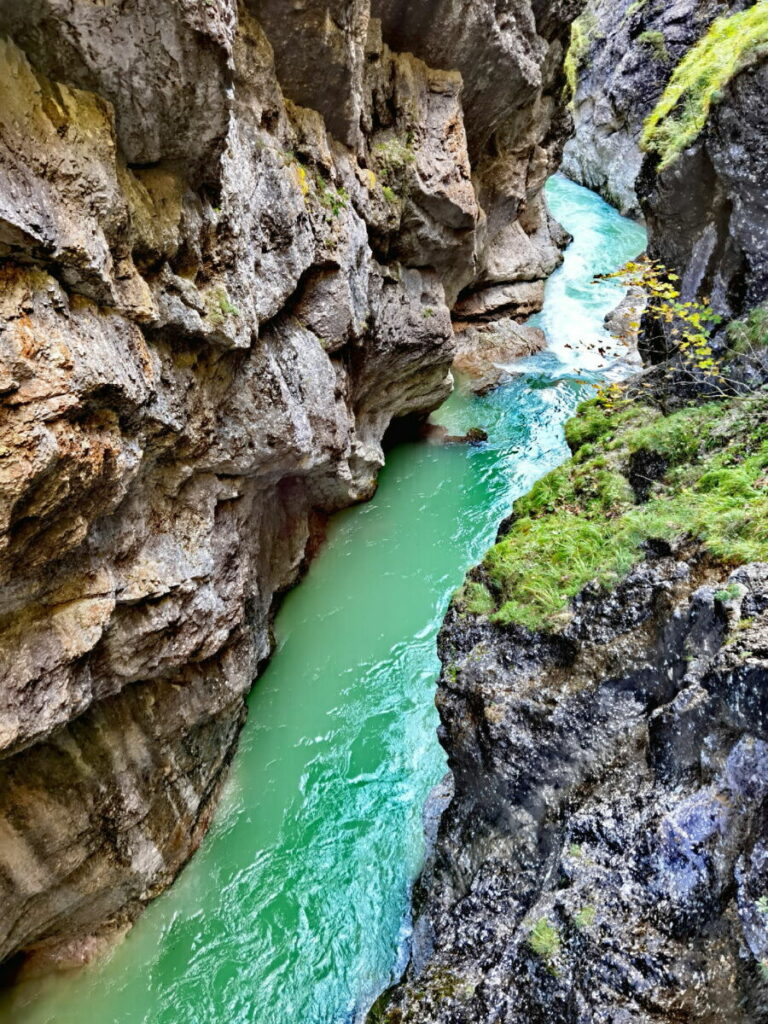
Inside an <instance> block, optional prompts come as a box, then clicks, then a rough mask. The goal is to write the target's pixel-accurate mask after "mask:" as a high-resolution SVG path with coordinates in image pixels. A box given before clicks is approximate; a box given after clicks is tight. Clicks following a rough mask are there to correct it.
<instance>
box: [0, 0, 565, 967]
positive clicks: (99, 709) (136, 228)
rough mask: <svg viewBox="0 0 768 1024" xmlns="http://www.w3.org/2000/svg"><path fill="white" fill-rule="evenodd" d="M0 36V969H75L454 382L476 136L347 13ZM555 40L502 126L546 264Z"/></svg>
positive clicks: (172, 829)
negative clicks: (316, 546)
mask: <svg viewBox="0 0 768 1024" xmlns="http://www.w3.org/2000/svg"><path fill="white" fill-rule="evenodd" d="M410 6H411V8H414V7H415V6H416V5H410ZM474 6H475V8H476V9H477V10H478V11H480V10H482V11H483V18H484V19H485V21H483V20H482V19H481V21H480V22H478V25H477V26H476V27H473V28H472V31H471V32H469V33H468V34H469V37H470V38H471V37H472V35H473V34H474V33H475V32H480V31H481V28H482V26H483V25H484V24H485V23H486V22H487V20H488V19H489V18H491V17H495V15H492V14H491V11H492V9H493V7H494V5H492V4H490V3H488V4H486V3H483V4H478V5H474ZM519 6H520V9H521V11H522V12H524V13H525V19H526V20H525V24H526V26H527V27H526V32H527V33H528V35H530V34H531V33H533V32H534V27H535V26H534V22H533V14H532V12H531V8H530V7H529V6H527V4H524V3H521V4H520V5H519ZM286 7H288V8H289V9H286ZM373 13H374V14H375V13H377V12H376V11H374V12H373ZM384 13H386V12H384ZM571 13H572V12H570V11H569V10H568V9H567V7H566V5H562V8H560V7H558V11H557V12H556V14H553V12H551V11H550V12H549V13H548V14H547V17H546V18H545V19H543V21H542V24H543V25H544V24H545V25H546V27H545V28H542V31H543V32H544V33H545V35H546V37H547V38H550V37H551V38H552V39H553V40H555V39H558V38H560V37H562V35H563V34H564V33H565V31H566V22H567V19H568V17H570V15H571ZM456 24H458V23H455V26H454V27H456ZM466 27H467V26H464V28H465V29H466ZM0 31H2V32H4V33H6V38H3V39H2V40H0V62H2V68H1V69H0V259H1V260H2V264H1V265H0V277H1V278H2V295H1V296H0V315H1V316H2V322H1V323H0V397H1V398H2V411H1V413H0V415H2V418H3V431H2V438H1V439H0V440H1V442H2V446H1V447H0V477H1V478H2V484H3V488H2V504H1V505H0V508H1V509H2V529H1V532H0V537H1V540H0V576H1V577H2V592H1V593H0V601H1V602H2V610H1V612H0V665H1V666H2V667H1V668H0V673H2V686H0V774H1V775H2V804H3V813H2V819H1V820H0V892H2V897H3V902H4V907H5V914H4V917H3V923H2V926H0V959H4V958H6V957H9V956H11V955H13V954H14V953H16V952H18V951H20V950H26V951H28V950H30V949H31V948H34V949H36V950H38V951H39V953H40V956H42V957H48V958H49V959H50V958H52V959H56V958H59V959H61V960H62V961H64V962H70V961H73V960H74V961H78V960H79V959H81V958H83V957H84V956H86V955H87V953H88V951H89V950H90V949H92V948H93V943H92V940H91V936H93V935H94V933H97V932H102V931H104V930H105V929H106V930H114V929H120V928H122V927H124V925H125V924H126V922H129V921H130V920H131V919H132V917H133V916H135V914H136V913H137V912H138V910H139V909H140V907H141V905H142V904H143V903H144V902H146V900H148V899H150V898H151V897H152V896H153V895H155V894H156V893H157V892H159V891H160V890H161V889H162V888H163V887H164V886H165V885H167V884H168V883H169V882H170V881H171V880H172V878H173V876H174V874H175V873H176V872H177V871H178V870H179V868H180V867H181V865H182V864H183V863H184V861H185V860H186V859H187V858H188V857H189V855H190V854H191V853H192V851H193V850H194V848H195V846H196V844H197V843H198V842H199V840H200V837H201V835H202V833H203V831H204V829H205V825H206V823H207V820H208V817H209V815H210V812H211V810H212V807H213V805H214V802H215V797H216V793H217V789H218V785H219V782H220V779H221V774H222V771H223V769H224V768H225V767H226V764H227V762H228V760H229V758H230V757H231V755H232V751H233V748H234V744H235V741H236V737H237V733H238V730H239V727H240V724H241V722H242V718H243V712H244V700H243V698H244V694H245V692H246V691H247V689H248V687H249V686H250V685H251V683H252V681H253V679H254V678H255V676H256V674H257V672H258V669H259V666H260V665H261V663H262V662H263V661H264V659H265V658H266V657H267V656H268V654H269V652H270V616H271V613H272V608H273V605H274V600H275V597H276V595H279V593H280V592H281V591H282V590H284V589H285V588H286V587H288V586H290V585H291V584H292V583H293V582H294V581H295V580H296V578H297V575H298V574H299V572H300V571H301V567H302V565H303V564H304V561H305V558H306V556H307V551H308V548H309V549H311V544H312V537H313V535H314V533H315V523H316V515H317V513H318V512H319V513H321V514H324V513H327V512H331V511H333V510H334V509H338V508H340V507H342V506H344V505H346V504H349V503H350V502H353V501H357V500H361V499H363V498H365V497H366V496H368V495H370V494H371V493H372V491H373V489H374V487H375V477H376V473H377V471H378V469H379V467H380V466H381V464H382V460H383V454H382V447H381V443H382V438H383V436H384V433H385V431H386V430H387V428H388V426H389V424H390V423H391V421H392V420H393V418H397V417H407V416H412V415H424V414H425V413H427V412H428V411H429V410H431V409H432V408H434V407H435V406H436V405H437V404H439V402H440V401H441V400H442V399H443V398H444V397H445V396H446V394H447V393H448V390H449V388H450V378H449V373H448V371H449V367H450V363H451V360H452V357H453V352H454V346H453V332H452V327H451V320H450V314H449V306H450V305H452V304H453V303H454V301H455V299H456V297H457V296H458V294H459V293H460V292H461V291H462V290H463V289H465V288H467V287H468V286H469V285H471V283H472V282H473V281H475V280H476V279H477V273H478V272H477V267H478V265H479V263H480V262H481V261H480V259H479V257H478V254H479V253H483V254H486V255H484V256H483V259H487V258H488V256H487V254H488V253H490V252H491V251H492V248H493V247H492V246H491V245H490V243H489V241H488V234H487V227H486V225H487V219H486V216H485V214H484V213H483V211H482V209H481V206H480V203H479V201H478V197H480V199H481V201H482V200H483V194H484V193H483V188H482V187H481V186H480V185H478V186H477V187H473V184H472V177H471V176H472V164H471V157H470V154H471V153H473V152H474V153H475V154H476V155H475V160H476V162H477V161H480V162H482V160H483V159H486V157H487V152H488V150H487V149H486V148H484V147H485V146H486V143H488V139H487V138H486V139H478V140H477V142H476V143H473V146H476V147H479V148H475V149H474V150H473V149H472V148H471V147H468V146H467V139H466V134H465V127H464V125H465V121H464V115H465V111H464V109H463V107H462V78H461V75H460V73H459V72H461V71H466V72H467V73H468V75H469V77H470V78H471V74H470V72H471V68H469V67H467V68H464V67H463V66H462V67H459V65H458V64H457V63H455V62H450V63H447V62H440V61H435V62H434V63H433V66H429V65H428V64H427V63H424V61H423V60H422V56H421V55H419V54H416V55H412V54H398V53H396V52H393V50H392V49H390V47H389V46H388V45H387V42H389V41H392V42H393V43H396V44H397V45H400V43H401V42H402V41H401V40H399V39H397V40H396V39H391V37H390V36H389V35H388V32H387V30H386V24H385V32H384V34H382V28H381V24H380V22H379V21H377V20H376V19H375V18H372V17H371V11H370V9H369V7H368V5H367V4H366V3H364V2H361V0H355V2H350V3H345V4H335V5H330V4H327V3H319V2H311V0H310V2H308V3H305V4H302V5H284V4H276V3H271V2H270V0H251V2H249V3H247V4H241V5H240V6H236V5H235V4H234V3H233V2H230V0H216V2H215V3H214V2H206V3H204V4H203V3H197V2H193V0H178V2H172V0H163V3H162V4H161V5H160V6H158V4H157V3H150V2H145V0H135V2H132V3H129V4H122V5H120V6H119V8H115V7H114V6H109V7H103V6H99V5H92V4H74V5H73V4H71V3H68V2H64V0H34V2H31V3H29V4H26V5H24V6H21V5H15V4H14V5H6V6H5V7H4V8H3V10H2V11H0ZM505 31H507V34H508V35H509V33H510V32H513V30H512V29H508V30H507V29H505ZM521 31H522V30H521ZM526 38H527V37H526ZM385 40H386V42H385ZM479 45H481V41H480V40H478V39H476V40H475V43H474V46H475V48H477V46H479ZM559 45H560V44H559V42H553V43H552V44H551V45H550V44H549V43H546V42H543V43H540V45H537V47H535V48H534V50H533V52H532V55H531V56H530V57H526V62H527V63H526V70H525V75H526V76H527V77H528V78H530V80H531V81H530V88H529V89H528V92H527V93H526V96H527V99H526V101H525V102H526V103H528V104H529V106H528V107H527V108H526V111H527V112H526V113H525V115H524V117H523V121H522V122H520V123H518V122H516V121H515V120H514V118H513V119H512V120H509V118H507V120H504V118H502V121H503V123H504V125H505V127H504V132H505V133H506V134H505V139H506V140H507V146H508V151H509V152H513V151H514V152H515V153H516V154H517V155H516V160H517V162H516V163H515V168H516V171H515V173H516V174H517V175H518V177H519V178H520V181H521V182H522V184H520V186H519V189H518V192H516V193H515V195H516V196H517V198H516V199H515V202H514V204H513V206H514V213H515V214H519V216H520V222H521V224H528V223H529V222H531V223H533V222H534V221H535V225H534V230H533V231H532V232H531V233H530V234H526V235H525V237H526V245H528V246H529V247H530V249H529V253H530V255H531V259H532V260H535V261H538V262H537V263H536V266H535V268H534V269H533V270H531V278H532V280H534V281H535V280H538V279H539V278H540V277H541V276H542V275H543V274H544V273H546V272H548V270H550V269H552V267H553V266H554V265H555V263H556V261H557V251H556V248H555V246H554V245H553V243H552V237H551V233H550V231H549V227H548V221H547V218H546V214H545V211H544V209H543V206H542V204H541V200H540V197H539V189H540V187H541V185H542V184H543V180H544V175H545V173H546V169H547V168H548V167H549V166H550V163H551V161H552V160H554V159H555V157H554V156H553V153H554V151H555V148H556V145H557V144H556V143H552V146H551V147H550V148H549V149H547V145H548V144H547V143H546V141H545V137H550V136H551V135H552V131H554V134H555V136H557V137H558V138H559V137H560V136H561V135H562V131H561V129H559V128H558V129H556V130H555V129H552V128H551V125H554V124H557V125H561V124H562V123H563V122H562V116H561V113H558V111H557V108H556V104H555V103H554V101H553V100H552V99H551V97H550V99H545V98H543V97H544V96H545V93H546V89H547V83H550V82H552V81H554V80H555V78H556V77H557V74H558V71H557V64H558V59H559V58H558V55H559V53H560V50H559V49H558V47H559ZM425 56H428V54H425ZM520 59H521V60H522V57H521V58H520ZM537 61H538V65H537V63H536V62H537ZM537 66H538V68H539V78H538V79H537V78H536V67H537ZM491 72H493V74H495V76H496V78H495V79H494V80H495V81H496V82H497V83H498V85H499V89H501V88H502V87H503V88H506V87H507V79H508V77H509V75H510V72H511V68H510V65H509V64H508V63H505V64H504V65H503V66H498V67H496V68H495V70H494V69H493V68H492V67H488V68H486V69H485V70H484V71H483V76H487V75H488V74H491ZM318 74H322V75H323V76H327V77H326V78H324V79H323V81H324V82H327V85H328V88H327V90H326V89H324V88H318V87H317V81H318ZM483 81H486V78H485V77H484V78H483ZM486 84H487V81H486ZM468 88H469V94H470V95H473V88H474V87H473V86H472V84H471V81H470V82H469V86H468ZM539 102H540V103H543V104H544V106H545V107H546V109H547V110H548V111H549V114H550V115H551V122H547V126H546V127H545V130H544V134H543V135H542V136H539V134H538V129H537V128H536V126H535V117H534V116H533V113H532V111H533V110H534V108H535V107H536V104H537V103H539ZM300 103H303V104H311V105H312V106H313V107H314V108H315V109H308V107H306V106H299V105H297V104H300ZM324 117H325V120H324V119H323V118H324ZM504 117H507V114H506V113H505V115H504ZM469 123H472V122H471V119H470V120H469ZM499 124H501V121H500V122H499ZM500 130H501V129H500V128H499V131H500ZM558 133H560V134H559V135H558ZM542 143H543V144H542ZM515 146H518V150H515ZM552 147H554V148H552ZM477 154H479V155H477ZM526 218H528V220H526ZM536 225H538V227H536ZM523 230H524V233H525V230H526V229H523ZM537 231H538V232H539V233H538V234H537ZM538 245H541V253H542V254H543V255H542V254H540V253H539V251H538V249H537V248H536V247H537V246H538Z"/></svg>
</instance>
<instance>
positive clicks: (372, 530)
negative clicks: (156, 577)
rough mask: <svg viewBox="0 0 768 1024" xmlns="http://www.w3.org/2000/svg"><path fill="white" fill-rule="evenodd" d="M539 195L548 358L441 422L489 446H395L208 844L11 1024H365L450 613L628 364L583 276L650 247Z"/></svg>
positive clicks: (633, 231) (303, 608)
mask: <svg viewBox="0 0 768 1024" xmlns="http://www.w3.org/2000/svg"><path fill="white" fill-rule="evenodd" d="M548 192H549V200H550V205H551V208H552V211H553V213H554V215H555V216H556V217H557V218H558V219H559V220H560V221H561V222H562V223H563V224H564V225H565V227H566V228H567V229H568V230H569V231H570V232H571V233H572V234H573V235H574V238H575V241H574V243H573V245H572V246H571V247H570V248H569V250H568V252H567V255H566V259H565V263H564V265H563V267H562V269H560V270H559V271H558V272H557V273H556V274H555V275H554V277H553V278H552V279H551V281H550V282H549V285H548V290H547V299H546V306H545V310H544V312H543V313H542V314H541V315H540V316H539V317H537V318H536V319H535V322H538V323H539V324H540V326H542V327H543V328H544V330H545V331H546V333H547V335H548V338H549V349H548V350H547V351H546V352H545V353H542V354H541V355H539V356H536V357H533V358H531V359H529V360H527V361H526V362H525V364H517V365H516V367H515V368H514V373H515V376H514V377H513V378H512V380H511V383H509V384H507V385H505V386H504V387H502V388H499V389H497V390H496V391H494V392H492V393H491V394H489V395H487V396H485V397H483V398H473V397H471V396H468V395H466V394H463V393H462V392H461V390H458V391H457V392H456V393H455V394H454V396H453V397H452V398H451V399H450V401H449V402H448V403H447V404H446V406H445V407H444V408H443V409H441V410H440V412H439V413H438V414H437V415H436V416H435V417H434V419H435V420H436V421H437V422H440V423H443V424H445V425H446V426H448V427H449V430H450V432H451V433H463V432H464V431H465V430H466V429H467V428H469V427H471V426H478V427H482V428H484V429H485V430H486V431H487V432H488V434H489V440H488V443H487V444H484V445H480V446H477V447H468V446H463V445H447V446H442V447H440V446H434V445H428V444H426V443H413V444H405V445H402V446H401V447H399V448H397V449H395V450H394V451H393V452H392V453H391V454H390V456H389V459H388V462H387V466H386V468H385V469H384V471H383V472H382V474H381V486H380V488H379V490H378V493H377V494H376V497H375V498H374V500H373V501H371V502H370V503H368V504H366V505H363V506H360V507H358V508H354V509H350V510H349V511H346V512H343V513H341V514H340V515H338V516H336V517H335V518H334V520H333V521H332V524H331V528H330V531H329V537H328V542H327V544H326V545H325V546H324V548H323V550H322V552H321V554H320V555H319V557H318V558H317V560H316V561H315V562H314V564H313V565H312V567H311V569H310V572H309V574H308V575H307V577H306V579H305V580H304V581H303V582H302V583H301V585H300V586H299V587H297V588H296V590H294V591H293V592H292V593H291V594H290V595H289V596H288V597H287V599H286V600H285V602H284V604H283V606H282V608H281V610H280V613H279V615H278V618H277V624H276V634H277V639H278V647H277V651H276V653H275V656H274V658H273V660H272V662H271V663H270V665H269V667H268V669H267V670H266V672H265V673H264V675H263V676H262V678H261V679H260V680H259V682H258V684H257V685H256V687H255V688H254V691H253V693H252V695H251V698H250V710H249V718H248V723H247V725H246V728H245V731H244V733H243V738H242V743H241V745H240V749H239V752H238V754H237V757H236V759H235V762H234V766H233V769H232V772H231V775H230V777H229V780H228V782H227V785H226V788H225V792H224V797H223V800H222V803H221V806H220V808H219V811H218V813H217V816H216V820H215V823H214V826H213V828H212V829H211V831H210V834H209V835H208V837H207V839H206V840H205V842H204V844H203V846H202V848H201V850H200V852H199V853H198V854H197V855H196V856H195V857H194V858H193V860H192V862H191V863H190V865H189V866H188V867H187V869H186V870H185V871H184V873H183V875H182V876H181V878H180V879H179V881H178V882H177V883H176V884H175V885H174V886H173V888H172V889H171V890H170V891H169V892H167V893H166V894H165V895H164V896H162V897H161V898H160V899H158V900H157V901H156V902H155V903H154V904H152V905H151V906H150V907H149V909H148V910H147V912H146V913H145V915H144V916H143V917H142V918H141V919H140V921H139V922H138V924H137V925H136V927H135V928H134V929H133V931H132V932H131V933H130V934H129V935H128V937H127V939H126V940H125V941H124V942H123V943H122V944H121V945H120V946H119V947H117V948H116V949H115V951H114V952H113V953H112V955H111V956H110V957H109V959H108V960H107V961H106V962H103V963H101V964H99V965H94V966H91V967H89V968H86V969H84V970H83V971H81V972H79V973H74V974H71V975H66V976H62V977H56V978H50V979H47V980H45V981H42V982H41V981H35V982H31V981H30V982H27V983H26V984H25V985H22V986H20V987H19V988H17V989H16V990H15V991H14V992H13V993H12V994H11V995H9V996H6V997H5V1001H4V1002H3V1003H2V1004H0V1021H2V1024H10V1022H13V1024H352V1022H354V1021H357V1020H359V1018H360V1015H361V1014H364V1012H365V1009H366V1007H367V1006H368V1005H369V1004H370V1002H371V1001H372V999H373V998H374V997H375V996H376V994H377V993H378V992H379V991H381V990H382V989H383V988H384V987H386V986H387V985H388V984H389V983H390V982H391V981H392V980H393V978H394V977H395V976H396V975H397V972H398V970H399V968H400V967H401V966H402V964H403V958H404V957H405V955H406V950H407V942H408V934H409V917H408V905H409V891H410V887H411V885H412V882H413V879H414V877H415V876H416V874H417V873H418V871H419V866H420V862H421V857H422V854H423V845H422V822H421V809H422V805H423V802H424V799H425V797H426V795H427V793H428V791H429V789H430V787H431V786H433V785H434V784H435V783H436V782H437V781H438V780H439V779H440V777H441V775H442V774H443V773H444V771H445V758H444V755H443V752H442V750H441V749H440V747H439V745H438V743H437V739H436V735H435V730H436V727H437V715H436V712H435V709H434V703H433V701H434V690H435V680H436V678H437V674H438V668H439V665H438V661H437V656H436V653H435V638H436V635H437V632H438V629H439V628H440V623H441V620H442V618H443V615H444V613H445V610H446V607H447V605H448V601H449V600H450V597H451V594H452V593H453V591H454V590H455V589H456V588H457V587H458V586H459V584H460V583H461V580H462V577H463V576H464V573H465V572H466V570H467V569H468V568H469V566H471V565H472V564H473V563H474V562H476V561H478V560H479V559H480V558H481V556H482V555H483V552H484V551H485V550H486V549H487V548H488V547H489V545H490V544H491V543H492V541H493V539H494V536H495V533H496V529H497V526H498V523H499V521H500V520H501V519H502V518H503V517H504V516H505V515H506V514H507V512H508V511H509V508H510V505H511V503H512V501H513V500H514V499H515V498H516V497H517V496H519V495H520V494H522V493H523V492H525V491H526V490H527V489H528V488H529V487H530V486H531V484H532V483H533V482H534V480H536V479H537V478H538V477H540V476H542V475H543V474H544V473H545V472H546V471H547V470H549V469H550V468H552V467H554V466H555V465H556V464H558V463H559V462H561V461H562V460H563V459H564V458H565V457H566V455H567V450H566V447H565V443H564V440H563V430H562V427H563V422H564V420H565V419H566V418H567V417H568V416H569V414H570V413H571V412H572V410H573V409H574V407H575V405H576V404H577V402H578V401H579V399H580V398H582V397H584V396H585V395H587V394H589V393H591V388H592V382H595V381H599V380H600V379H601V378H603V377H604V376H605V375H606V373H607V374H608V375H609V376H610V374H611V373H617V372H619V370H618V368H617V367H616V366H615V365H614V367H613V368H612V367H611V363H612V360H613V356H612V355H611V353H608V359H607V360H604V359H603V357H601V356H600V354H599V351H598V346H600V347H604V346H605V344H606V341H605V338H604V333H603V326H602V322H603V317H604V315H605V314H606V312H608V311H609V310H610V309H611V308H612V307H613V306H615V305H616V304H617V302H618V301H619V300H620V298H621V297H622V288H621V286H620V285H618V284H617V283H615V282H601V283H599V284H593V283H592V279H593V277H594V275H595V274H596V273H601V272H609V271H612V270H615V269H616V268H618V267H619V266H620V265H621V264H622V263H624V262H625V261H626V260H627V259H630V258H632V257H634V256H635V255H637V253H638V252H639V251H640V250H641V249H642V248H643V247H644V244H645V236H644V232H643V230H642V229H641V228H640V227H638V226H637V225H636V224H633V223H630V222H629V221H627V220H624V219H622V218H621V217H620V216H619V215H618V214H617V213H616V212H615V211H614V210H612V209H611V208H610V207H609V206H607V205H606V204H605V203H603V202H602V201H601V200H600V199H598V198H597V197H596V196H595V195H593V194H592V193H590V192H588V191H586V190H585V189H582V188H579V187H578V186H576V185H573V184H572V183H570V182H569V181H567V180H566V179H564V178H562V177H557V178H555V179H553V180H552V181H551V182H550V184H549V186H548ZM619 354H620V352H615V355H616V356H618V355H619Z"/></svg>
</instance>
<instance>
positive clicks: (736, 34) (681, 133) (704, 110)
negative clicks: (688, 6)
mask: <svg viewBox="0 0 768 1024" xmlns="http://www.w3.org/2000/svg"><path fill="white" fill-rule="evenodd" d="M765 51H768V2H766V0H760V2H759V3H756V4H755V5H754V7H750V8H749V9H748V10H746V11H741V12H740V13H738V14H733V15H731V16H730V17H727V18H718V19H717V21H715V22H713V24H712V25H711V26H710V28H709V31H708V32H707V33H706V35H705V36H704V37H703V38H702V39H701V40H699V42H698V43H697V44H696V46H694V47H693V49H691V50H689V52H688V53H687V54H686V55H685V57H683V59H682V60H681V62H680V63H679V64H678V66H677V68H675V71H674V74H673V75H672V78H671V79H670V82H669V85H668V86H667V88H666V89H665V91H664V93H663V95H662V97H661V99H660V100H659V102H658V104H657V106H656V109H655V110H654V111H653V113H652V114H651V116H650V117H649V118H648V120H647V121H646V123H645V129H644V131H643V138H642V146H643V148H644V149H645V150H647V151H650V152H654V153H658V155H659V157H660V167H661V168H664V167H668V166H669V165H670V164H671V163H674V161H675V160H676V159H677V157H678V156H679V155H680V154H681V153H682V152H683V150H684V149H686V148H687V147H688V146H690V145H691V143H693V142H694V141H695V140H696V138H697V137H698V136H699V134H700V133H701V131H702V130H703V129H704V126H705V125H706V123H707V118H708V117H709V112H710V109H711V107H712V104H713V103H716V102H717V101H718V99H719V98H720V96H721V94H722V90H723V89H724V88H725V87H726V86H727V85H728V83H729V82H730V81H731V79H732V78H733V77H734V76H735V75H737V74H738V73H739V72H740V71H741V70H743V68H745V67H746V66H747V64H748V63H749V62H750V61H751V60H753V59H754V58H756V57H758V56H760V54H761V53H763V52H765Z"/></svg>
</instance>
